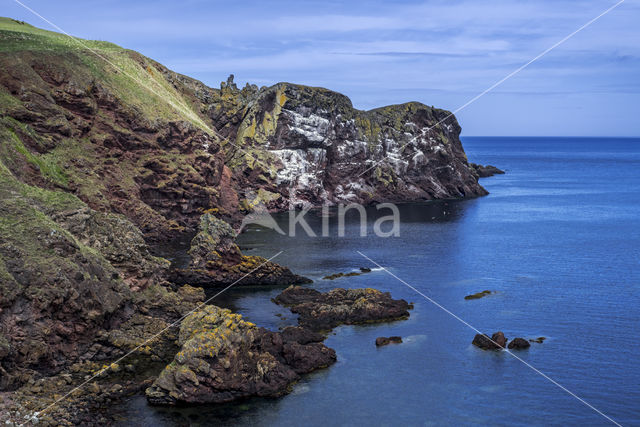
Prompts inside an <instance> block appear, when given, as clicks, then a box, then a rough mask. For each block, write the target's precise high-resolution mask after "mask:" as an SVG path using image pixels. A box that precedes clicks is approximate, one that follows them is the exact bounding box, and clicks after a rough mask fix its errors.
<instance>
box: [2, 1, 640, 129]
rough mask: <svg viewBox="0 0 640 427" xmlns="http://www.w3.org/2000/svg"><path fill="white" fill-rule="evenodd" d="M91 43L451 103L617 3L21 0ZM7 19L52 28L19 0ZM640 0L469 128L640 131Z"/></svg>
mask: <svg viewBox="0 0 640 427" xmlns="http://www.w3.org/2000/svg"><path fill="white" fill-rule="evenodd" d="M21 1H22V2H23V3H25V4H26V5H28V6H30V7H31V8H33V9H34V10H36V11H37V12H38V13H40V14H41V15H43V16H44V17H46V18H47V19H49V20H50V21H52V22H53V23H55V24H56V25H58V26H59V27H61V28H62V29H64V30H65V31H67V32H69V33H71V34H73V35H76V36H79V37H83V38H89V39H98V40H108V41H112V42H114V43H117V44H119V45H121V46H124V47H127V48H130V49H134V50H137V51H140V52H142V53H143V54H145V55H147V56H149V57H152V58H154V59H156V60H158V61H159V62H161V63H163V64H165V65H167V66H168V67H169V68H172V69H173V70H175V71H178V72H180V73H183V74H187V75H189V76H192V77H195V78H198V79H200V80H202V81H204V82H205V83H207V84H208V85H210V86H215V87H217V86H218V85H219V83H220V81H221V80H226V77H227V75H228V74H230V73H234V74H235V76H236V82H238V83H240V84H244V83H245V82H251V83H256V84H258V85H270V84H273V83H276V82H279V81H290V82H295V83H302V84H307V85H313V86H323V87H327V88H330V89H333V90H337V91H339V92H342V93H344V94H346V95H348V96H349V97H350V98H351V99H352V100H353V103H354V105H355V106H356V107H357V108H361V109H369V108H374V107H377V106H382V105H387V104H395V103H402V102H406V101H420V102H423V103H425V104H429V105H435V106H437V107H441V108H446V109H448V110H452V111H453V110H456V109H458V108H459V107H460V106H462V105H464V104H465V103H466V102H467V101H468V100H469V99H471V98H473V97H474V96H476V95H477V94H479V93H480V92H482V91H484V90H485V89H487V88H488V87H489V86H491V85H492V84H494V83H495V82H497V81H499V80H500V79H502V78H503V77H505V76H506V75H508V74H509V73H511V72H512V71H514V70H515V69H517V68H518V67H520V66H521V65H523V64H525V63H527V62H528V61H530V60H531V59H532V58H534V57H536V56H537V55H538V54H540V53H541V52H542V51H544V50H545V49H547V48H548V47H550V46H552V45H553V44H554V43H556V42H558V41H559V40H561V39H562V38H564V37H565V36H567V35H568V34H570V33H572V32H573V31H575V30H577V29H578V28H579V27H581V26H582V25H584V24H585V23H587V22H588V21H590V20H591V19H593V18H594V17H596V16H598V15H599V14H600V13H602V12H603V11H605V10H606V9H607V8H609V7H611V6H612V5H614V4H615V3H616V2H617V0H591V1H583V0H569V1H567V0H537V1H529V0H518V1H516V0H512V1H504V0H501V1H482V0H461V1H459V0H441V1H440V0H439V1H394V2H392V1H389V0H386V1H361V0H349V1H341V2H337V1H332V0H323V1H304V0H291V1H290V0H269V1H252V0H243V1H235V2H234V1H229V0H225V1H198V0H181V1H175V0H172V1H165V0H154V1H131V0H126V1H123V0H114V1H104V0H101V1H94V0H82V1H67V0H57V1H55V2H52V1H50V0H21ZM2 3H3V4H2V10H1V11H0V14H1V15H5V16H10V17H12V18H16V19H21V20H25V21H27V22H29V23H31V24H33V25H36V26H39V27H42V28H47V29H52V28H50V27H49V26H48V24H47V23H45V22H43V21H41V20H40V19H39V18H38V17H36V16H34V15H32V14H31V13H30V12H28V11H27V10H25V9H23V8H22V7H21V6H19V5H18V4H17V3H14V2H13V1H12V0H3V2H2ZM638 22H640V1H639V0H626V1H625V2H624V3H622V4H621V5H620V6H619V7H618V8H616V9H615V10H613V11H612V12H610V13H608V14H607V15H605V16H603V17H602V18H601V19H599V20H598V21H597V22H595V23H594V24H593V25H591V26H589V27H588V28H586V29H585V30H583V31H581V32H580V33H578V34H576V35H575V36H574V37H573V38H571V39H570V40H568V41H567V42H566V43H564V44H562V45H561V46H559V47H557V48H555V49H554V50H552V51H551V52H550V53H548V54H547V55H545V56H544V57H542V58H541V59H539V60H537V61H536V62H534V63H533V64H532V65H530V66H529V67H527V68H526V69H525V70H524V71H522V72H520V73H518V74H517V75H515V76H514V77H513V78H511V79H509V80H508V81H507V82H505V83H504V84H502V85H500V86H499V87H498V88H496V89H495V90H494V91H492V92H490V93H489V94H487V95H485V96H483V97H482V98H480V99H479V100H477V101H475V102H473V103H472V104H471V105H469V106H468V107H466V108H464V109H463V110H461V111H460V112H459V113H458V114H457V116H458V119H459V121H460V123H461V125H462V128H463V135H532V136H534V135H586V136H600V135H615V136H637V135H640V119H639V118H638V115H639V108H638V104H639V103H640V25H638Z"/></svg>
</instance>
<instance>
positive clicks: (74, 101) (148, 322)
mask: <svg viewBox="0 0 640 427" xmlns="http://www.w3.org/2000/svg"><path fill="white" fill-rule="evenodd" d="M448 114H449V113H447V112H446V111H443V110H439V109H435V108H432V107H427V106H425V105H422V104H419V103H408V104H403V105H397V106H390V107H384V108H380V109H376V110H372V111H360V110H357V109H354V108H353V106H352V104H351V102H350V101H349V99H348V98H347V97H345V96H343V95H340V94H338V93H335V92H331V91H329V90H326V89H320V88H311V87H305V86H300V85H293V84H288V83H280V84H277V85H275V86H272V87H263V88H258V87H256V86H251V85H248V86H246V87H245V88H243V89H238V88H237V87H236V86H235V84H234V83H233V79H229V80H228V81H227V82H223V83H222V84H221V87H220V89H214V88H210V87H207V86H206V85H204V84H203V83H201V82H198V81H196V80H194V79H191V78H188V77H186V76H182V75H180V74H177V73H175V72H173V71H171V70H168V69H167V68H166V67H164V66H162V65H161V64H158V63H157V62H155V61H153V60H151V59H149V58H146V57H144V56H142V55H140V54H139V53H136V52H133V51H130V50H127V49H123V48H121V47H118V46H116V45H113V44H110V43H106V42H97V41H86V40H83V41H80V42H78V41H75V40H72V39H70V38H69V37H67V36H65V35H62V34H57V33H53V32H49V31H44V30H40V29H37V28H35V27H32V26H30V25H28V24H26V23H23V22H18V21H14V20H11V19H7V18H0V392H2V391H6V390H15V389H18V388H20V390H19V391H18V392H15V393H14V394H12V395H7V394H3V395H2V396H1V397H2V399H0V401H2V402H3V404H2V405H6V406H4V407H3V408H0V409H2V410H0V414H2V416H0V421H3V418H2V417H4V416H5V415H6V416H8V417H11V416H13V415H11V414H13V413H14V412H12V411H14V410H15V408H16V407H19V406H20V405H18V406H16V405H13V404H12V399H15V400H20V401H21V402H23V403H24V405H26V409H25V410H29V411H31V412H33V411H35V410H39V409H41V408H43V407H46V406H47V405H49V404H51V403H52V402H53V401H54V400H55V399H56V396H59V393H60V390H62V389H67V390H68V389H70V388H71V387H72V386H73V384H78V383H80V382H81V381H82V380H83V379H84V378H86V376H87V375H92V374H94V373H95V372H96V371H97V372H102V371H103V370H104V368H103V369H102V370H100V368H99V365H100V363H104V362H108V361H112V360H114V359H116V358H117V357H119V356H121V355H123V354H126V352H128V351H131V350H133V349H136V346H137V345H138V344H139V343H140V342H143V341H144V339H146V338H149V337H153V336H154V334H156V333H158V332H159V331H162V330H164V328H166V327H167V326H168V325H169V324H170V323H171V322H173V321H175V320H176V319H178V318H180V316H182V315H183V314H185V313H187V312H188V311H189V310H191V309H193V308H194V307H195V306H196V304H197V303H198V302H200V301H202V299H203V295H202V292H201V290H198V289H195V288H191V287H189V286H182V285H183V284H184V283H191V284H193V283H197V284H201V285H204V286H206V285H210V284H218V285H226V284H228V283H229V282H231V281H235V280H236V279H238V278H241V277H244V276H245V274H246V273H250V275H249V277H248V278H247V279H246V281H247V282H253V283H268V284H274V283H278V284H288V283H293V282H300V281H304V278H301V277H300V276H296V275H295V274H293V273H291V272H290V271H289V270H288V269H286V268H284V267H281V266H277V265H276V264H273V263H269V264H266V267H267V268H266V269H262V270H258V271H255V272H253V269H254V268H255V267H256V266H259V265H262V264H263V261H264V260H263V259H261V258H259V257H246V256H244V255H243V254H242V253H241V252H240V250H239V249H238V248H237V247H236V246H235V244H234V243H233V241H232V240H233V236H234V232H233V230H232V228H231V227H229V226H228V225H226V224H225V222H226V223H230V224H232V225H234V226H235V225H237V224H238V223H239V220H240V218H241V217H242V215H243V214H245V213H248V212H250V211H251V210H252V206H253V205H254V204H255V202H256V196H258V197H259V198H260V200H261V201H263V202H264V203H265V204H266V205H267V206H268V207H269V208H270V209H275V210H278V209H288V208H290V207H299V206H314V205H316V206H317V205H320V204H323V203H336V202H366V203H368V202H376V201H388V200H392V201H408V200H421V199H433V198H449V197H472V196H479V195H483V194H486V192H485V190H484V189H483V188H482V187H481V186H480V185H479V184H478V181H477V172H474V169H472V168H470V165H469V163H468V162H467V159H466V156H465V154H464V151H463V148H462V146H461V144H460V140H459V138H458V135H459V133H460V127H459V126H458V123H457V122H456V120H455V118H454V117H449V116H448ZM213 225H215V227H213V228H212V226H213ZM198 230H199V232H200V233H199V234H198V235H196V238H195V239H194V246H193V247H192V250H191V255H192V263H191V265H190V268H189V269H188V270H186V271H182V272H179V271H176V270H174V272H173V273H169V272H168V269H169V263H168V261H166V260H164V259H162V258H158V257H156V256H154V255H153V253H154V247H155V245H156V244H157V243H159V242H160V241H164V240H169V239H172V238H173V237H175V236H180V235H184V234H185V233H191V234H194V235H195V233H196V231H198ZM211 242H215V244H213V246H212V243H211ZM222 243H224V249H225V250H221V248H219V247H218V246H220V244H222ZM171 282H173V283H171ZM175 335H176V333H175V331H174V330H173V329H169V330H168V331H167V332H166V333H164V335H162V336H161V337H158V338H157V339H155V341H154V345H153V348H148V347H144V348H142V349H137V350H136V355H138V353H140V357H137V356H136V357H137V358H136V359H135V360H134V361H132V362H130V371H131V372H141V371H143V370H145V369H147V368H148V364H147V362H148V360H149V358H151V360H152V361H155V363H160V364H161V365H164V364H166V363H168V361H170V360H171V359H172V358H173V356H174V355H175V353H176V352H177V348H175V343H174V342H175V339H176V336H175ZM274 354H276V353H274ZM278 354H280V353H278ZM278 357H280V356H278ZM136 361H138V362H140V364H138V363H137V362H136ZM134 362H135V363H134ZM116 368H117V369H120V368H119V367H117V366H116V367H113V368H112V370H113V371H114V372H116V373H117V372H119V371H118V370H116ZM283 369H284V368H283ZM69 370H71V371H69ZM68 371H69V372H72V374H67V373H65V372H68ZM294 371H295V369H294ZM145 372H146V371H145ZM61 375H65V376H64V377H62V376H61ZM296 375H297V371H296ZM291 377H292V378H294V377H295V375H293V374H292V375H291ZM116 385H117V384H116ZM137 386H138V385H134V388H135V387H137ZM101 387H103V386H102V385H100V386H98V387H97V389H96V391H95V393H93V394H87V396H89V395H91V396H98V395H99V396H101V397H100V399H103V401H104V400H105V399H106V401H110V400H111V399H112V398H113V393H116V394H117V393H120V392H122V387H121V388H120V389H119V390H116V391H115V392H111V391H110V392H108V393H107V392H105V390H104V389H102V388H101ZM105 387H106V385H105ZM109 387H111V385H109ZM114 387H115V386H114ZM110 390H111V389H110ZM17 396H19V399H18V397H17ZM83 399H84V398H83ZM96 399H97V397H96ZM87 401H91V400H90V399H89V400H87V399H85V400H83V402H87ZM2 405H0V406H2ZM12 405H13V406H12ZM7 408H10V409H7ZM56 408H57V409H56V410H57V411H58V412H57V413H56V414H55V415H51V417H52V418H51V419H52V420H53V421H51V422H52V423H56V421H55V420H56V417H64V419H65V420H75V421H74V422H78V420H81V421H82V420H83V418H82V414H83V413H85V414H87V413H88V412H87V411H88V409H87V408H86V407H84V406H81V405H80V404H79V403H78V401H77V400H76V401H74V403H73V405H71V404H69V407H68V411H67V412H65V404H64V403H61V404H58V405H57V406H56ZM16 411H17V410H16ZM20 411H22V409H20ZM20 411H17V412H15V413H16V414H21V412H20ZM83 411H84V412H83ZM16 416H17V415H16ZM78 417H80V418H78ZM58 419H62V418H58ZM85 421H86V420H85Z"/></svg>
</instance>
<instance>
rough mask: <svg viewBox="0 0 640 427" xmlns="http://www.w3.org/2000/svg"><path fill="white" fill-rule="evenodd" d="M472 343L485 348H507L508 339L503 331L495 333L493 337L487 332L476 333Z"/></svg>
mask: <svg viewBox="0 0 640 427" xmlns="http://www.w3.org/2000/svg"><path fill="white" fill-rule="evenodd" d="M472 344H473V345H475V346H476V347H479V348H481V349H483V350H501V349H503V348H505V346H506V344H507V339H506V338H505V336H504V334H503V333H502V332H496V333H494V334H493V335H492V336H491V338H489V336H488V335H486V334H476V336H475V337H474V338H473V341H472Z"/></svg>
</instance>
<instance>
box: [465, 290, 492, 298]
mask: <svg viewBox="0 0 640 427" xmlns="http://www.w3.org/2000/svg"><path fill="white" fill-rule="evenodd" d="M492 293H493V292H491V291H489V290H486V291H482V292H477V293H475V294H471V295H467V296H466V297H464V299H466V300H470V299H480V298H484V297H486V296H487V295H491V294H492Z"/></svg>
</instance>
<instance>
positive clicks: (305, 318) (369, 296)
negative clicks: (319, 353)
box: [274, 286, 411, 331]
mask: <svg viewBox="0 0 640 427" xmlns="http://www.w3.org/2000/svg"><path fill="white" fill-rule="evenodd" d="M274 302H276V303H277V304H280V305H283V306H286V307H289V309H290V310H291V311H292V312H293V313H297V314H298V323H299V324H300V325H301V326H303V327H305V328H309V329H312V330H316V331H321V330H329V329H331V328H334V327H336V326H338V325H340V324H349V325H353V324H358V323H371V322H381V321H389V320H396V319H406V318H407V317H409V309H410V308H411V307H410V305H409V304H408V303H407V302H406V301H405V300H394V299H392V298H391V295H390V294H389V293H388V292H384V293H383V292H380V291H378V290H376V289H371V288H366V289H342V288H336V289H333V290H331V291H329V292H326V293H322V292H319V291H316V290H315V289H310V288H304V287H300V286H290V287H288V288H287V289H285V290H284V291H283V292H282V293H281V294H279V295H278V296H276V297H275V298H274Z"/></svg>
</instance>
